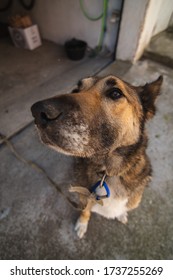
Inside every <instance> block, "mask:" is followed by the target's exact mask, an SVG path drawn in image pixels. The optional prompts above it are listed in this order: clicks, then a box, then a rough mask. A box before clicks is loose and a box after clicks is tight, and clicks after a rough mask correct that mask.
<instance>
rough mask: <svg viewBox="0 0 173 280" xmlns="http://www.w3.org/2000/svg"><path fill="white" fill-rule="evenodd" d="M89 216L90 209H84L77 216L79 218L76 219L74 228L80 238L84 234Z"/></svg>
mask: <svg viewBox="0 0 173 280" xmlns="http://www.w3.org/2000/svg"><path fill="white" fill-rule="evenodd" d="M90 216H91V211H90V209H89V210H88V209H84V210H83V211H82V213H81V215H80V217H79V219H78V220H77V223H76V226H75V230H76V232H77V235H78V236H79V238H82V237H83V236H84V234H85V233H86V231H87V228H88V222H89V219H90Z"/></svg>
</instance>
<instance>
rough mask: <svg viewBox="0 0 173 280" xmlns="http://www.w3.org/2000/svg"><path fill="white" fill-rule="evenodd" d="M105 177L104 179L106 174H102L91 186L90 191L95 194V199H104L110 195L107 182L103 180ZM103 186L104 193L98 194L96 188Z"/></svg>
mask: <svg viewBox="0 0 173 280" xmlns="http://www.w3.org/2000/svg"><path fill="white" fill-rule="evenodd" d="M105 179H106V174H105V175H104V176H103V178H102V179H101V180H99V181H98V182H97V183H96V184H95V185H94V186H92V188H91V192H92V193H94V194H96V200H101V199H104V198H108V197H110V189H109V187H108V185H107V183H106V182H105ZM103 187H104V188H105V191H106V195H98V194H97V190H98V188H103Z"/></svg>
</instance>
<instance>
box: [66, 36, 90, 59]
mask: <svg viewBox="0 0 173 280" xmlns="http://www.w3.org/2000/svg"><path fill="white" fill-rule="evenodd" d="M86 47H87V43H86V42H84V41H82V40H77V39H72V40H70V41H67V42H66V43H65V50H66V53H67V56H68V58H70V59H71V60H80V59H82V58H83V57H84V55H85V51H86Z"/></svg>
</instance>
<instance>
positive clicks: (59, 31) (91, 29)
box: [0, 0, 122, 52]
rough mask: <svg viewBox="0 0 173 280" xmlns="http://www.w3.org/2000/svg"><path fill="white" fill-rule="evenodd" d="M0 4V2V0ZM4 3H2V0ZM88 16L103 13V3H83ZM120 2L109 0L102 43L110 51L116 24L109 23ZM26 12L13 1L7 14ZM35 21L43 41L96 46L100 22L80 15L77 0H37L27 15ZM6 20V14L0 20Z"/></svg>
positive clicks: (92, 1)
mask: <svg viewBox="0 0 173 280" xmlns="http://www.w3.org/2000/svg"><path fill="white" fill-rule="evenodd" d="M0 1H1V0H0ZM3 1H4V0H3ZM83 2H84V5H85V7H86V10H87V11H88V14H90V15H91V16H93V17H95V16H98V15H100V14H101V13H102V10H103V0H83ZM121 3H122V0H109V6H108V18H107V33H106V36H105V41H104V44H105V45H106V46H107V47H108V49H109V50H110V51H111V52H113V51H114V46H115V41H116V34H117V29H118V23H116V24H115V23H110V17H111V13H112V11H113V10H114V9H120V7H121ZM16 13H25V14H26V13H28V11H26V10H24V9H23V8H22V7H21V5H20V4H19V1H16V0H15V1H13V8H12V9H11V11H10V14H13V15H14V14H16ZM29 14H30V15H31V17H32V19H33V20H34V22H36V23H37V24H38V25H39V29H40V33H41V36H42V37H43V38H44V39H47V40H50V41H53V42H55V43H58V44H64V42H65V41H66V40H69V39H71V38H73V37H75V38H78V39H82V40H85V41H86V42H87V43H88V45H89V46H90V47H96V46H97V44H98V41H99V36H100V31H101V20H98V21H90V20H88V19H87V18H86V17H85V16H84V15H83V13H82V11H81V9H80V4H79V0H49V1H48V0H36V1H35V7H34V8H33V10H32V11H30V12H29ZM5 16H6V17H7V13H5V14H4V15H2V14H0V17H1V18H2V17H3V18H4V17H5Z"/></svg>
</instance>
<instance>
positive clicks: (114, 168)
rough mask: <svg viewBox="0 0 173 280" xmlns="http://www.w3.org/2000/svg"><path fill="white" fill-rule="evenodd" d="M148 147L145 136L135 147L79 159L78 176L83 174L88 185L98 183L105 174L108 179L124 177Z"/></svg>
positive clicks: (131, 146)
mask: <svg viewBox="0 0 173 280" xmlns="http://www.w3.org/2000/svg"><path fill="white" fill-rule="evenodd" d="M146 146H147V137H146V136H145V135H143V137H142V138H141V139H139V141H138V142H137V143H135V144H133V145H130V146H125V147H124V146H123V147H119V148H117V149H116V150H114V151H112V152H109V153H107V154H96V155H94V156H92V157H90V158H82V159H79V162H78V163H79V164H78V170H79V169H80V170H79V172H78V174H81V176H82V178H84V177H85V178H86V181H87V182H88V184H91V183H94V182H96V181H97V180H99V179H100V178H102V176H103V175H104V174H106V175H107V176H108V177H112V176H124V175H125V174H126V172H128V171H129V169H130V168H132V166H133V163H134V162H136V160H137V158H139V157H140V155H141V154H144V153H145V149H146ZM81 161H82V164H81Z"/></svg>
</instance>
